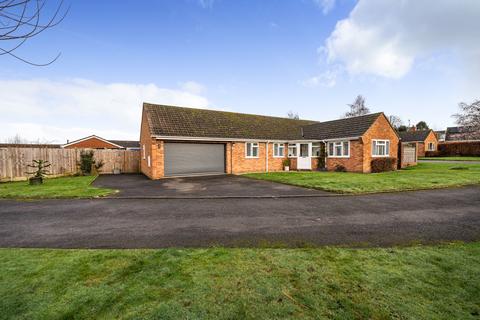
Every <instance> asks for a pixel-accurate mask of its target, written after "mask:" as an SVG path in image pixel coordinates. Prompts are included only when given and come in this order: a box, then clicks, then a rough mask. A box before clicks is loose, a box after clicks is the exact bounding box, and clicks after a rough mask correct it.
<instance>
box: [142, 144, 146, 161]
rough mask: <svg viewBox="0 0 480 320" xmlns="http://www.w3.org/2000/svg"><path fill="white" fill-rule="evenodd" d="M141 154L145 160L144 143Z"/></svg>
mask: <svg viewBox="0 0 480 320" xmlns="http://www.w3.org/2000/svg"><path fill="white" fill-rule="evenodd" d="M142 155H143V160H145V156H146V152H145V145H143V146H142Z"/></svg>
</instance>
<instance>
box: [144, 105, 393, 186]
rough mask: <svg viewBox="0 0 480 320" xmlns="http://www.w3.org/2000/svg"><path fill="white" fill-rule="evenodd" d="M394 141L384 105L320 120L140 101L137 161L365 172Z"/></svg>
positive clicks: (235, 169) (168, 171)
mask: <svg viewBox="0 0 480 320" xmlns="http://www.w3.org/2000/svg"><path fill="white" fill-rule="evenodd" d="M398 144H399V136H398V135H397V133H396V131H395V130H394V129H393V127H392V126H391V124H390V122H389V121H388V119H387V118H386V116H385V115H384V114H383V113H374V114H369V115H365V116H359V117H354V118H346V119H340V120H334V121H327V122H317V121H308V120H295V119H287V118H279V117H269V116H261V115H253V114H242V113H234V112H225V111H214V110H204V109H192V108H183V107H175V106H166V105H155V104H149V103H144V104H143V111H142V124H141V133H140V145H141V155H140V158H141V160H140V168H141V171H142V172H143V173H144V174H145V175H147V176H148V177H150V178H151V179H160V178H163V177H172V176H184V175H205V174H222V173H228V174H240V173H248V172H271V171H280V170H283V169H284V165H283V162H284V161H285V160H286V159H290V162H291V163H290V168H291V169H292V170H316V169H317V168H319V167H322V166H324V167H325V168H326V169H327V170H335V169H336V168H337V167H338V166H343V167H344V168H345V169H346V170H347V171H353V172H370V171H371V161H372V159H375V158H386V157H389V158H396V157H397V155H398ZM322 150H326V152H322ZM324 157H325V158H324Z"/></svg>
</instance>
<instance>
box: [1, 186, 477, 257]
mask: <svg viewBox="0 0 480 320" xmlns="http://www.w3.org/2000/svg"><path fill="white" fill-rule="evenodd" d="M453 240H462V241H478V240H480V187H466V188H458V189H442V190H432V191H418V192H404V193H396V194H394V193H389V194H376V195H364V196H347V197H302V198H270V199H268V198H263V199H246V198H245V199H238V198H237V199H200V200H199V199H196V200H194V199H90V200H45V201H24V202H21V201H11V200H0V247H51V248H163V247H171V246H174V247H178V246H182V247H183V246H186V247H204V246H212V245H225V246H258V245H264V246H271V245H273V246H299V245H349V246H367V245H374V246H377V245H379V246H390V245H402V244H410V243H412V242H414V243H418V242H421V243H436V242H441V241H453Z"/></svg>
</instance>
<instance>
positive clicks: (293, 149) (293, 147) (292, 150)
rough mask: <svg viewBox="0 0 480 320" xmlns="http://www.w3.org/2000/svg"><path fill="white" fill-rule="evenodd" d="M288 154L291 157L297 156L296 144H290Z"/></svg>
mask: <svg viewBox="0 0 480 320" xmlns="http://www.w3.org/2000/svg"><path fill="white" fill-rule="evenodd" d="M288 156H289V157H290V158H294V157H296V156H297V145H296V144H289V145H288Z"/></svg>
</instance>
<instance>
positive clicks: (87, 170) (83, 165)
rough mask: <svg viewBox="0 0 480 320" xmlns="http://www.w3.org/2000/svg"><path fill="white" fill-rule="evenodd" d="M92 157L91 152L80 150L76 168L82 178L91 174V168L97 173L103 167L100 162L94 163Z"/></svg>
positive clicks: (102, 163) (92, 153)
mask: <svg viewBox="0 0 480 320" xmlns="http://www.w3.org/2000/svg"><path fill="white" fill-rule="evenodd" d="M93 155H94V152H93V150H87V151H86V150H82V151H81V152H80V161H79V163H78V166H79V167H80V172H81V174H82V175H84V176H85V175H90V174H91V173H92V168H93V169H94V170H95V171H96V172H98V171H99V170H100V169H101V168H102V167H103V166H104V165H105V163H104V162H103V161H102V160H100V161H99V162H96V161H95V159H94V157H93ZM96 172H95V173H96Z"/></svg>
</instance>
